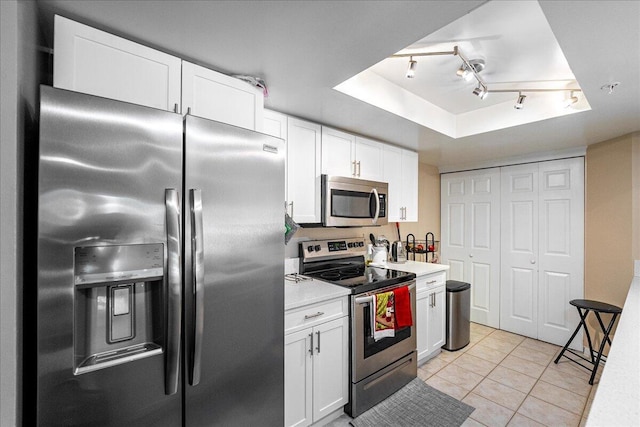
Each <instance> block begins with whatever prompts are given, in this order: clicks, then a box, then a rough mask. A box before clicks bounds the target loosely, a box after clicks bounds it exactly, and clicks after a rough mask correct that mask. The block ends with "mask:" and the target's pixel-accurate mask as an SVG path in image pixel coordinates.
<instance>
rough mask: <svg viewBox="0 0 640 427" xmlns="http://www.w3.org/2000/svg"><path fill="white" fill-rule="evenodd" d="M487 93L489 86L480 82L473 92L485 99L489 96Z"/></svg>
mask: <svg viewBox="0 0 640 427" xmlns="http://www.w3.org/2000/svg"><path fill="white" fill-rule="evenodd" d="M487 93H489V92H488V91H487V88H486V87H485V86H484V85H482V84H479V85H478V86H477V87H476V88H475V89H474V90H473V94H474V95H476V96H478V97H479V98H480V99H485V98H486V97H487Z"/></svg>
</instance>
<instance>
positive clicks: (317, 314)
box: [304, 311, 324, 320]
mask: <svg viewBox="0 0 640 427" xmlns="http://www.w3.org/2000/svg"><path fill="white" fill-rule="evenodd" d="M323 314H324V311H319V312H317V313H316V314H305V316H304V320H309V319H313V318H314V317H320V316H322V315H323Z"/></svg>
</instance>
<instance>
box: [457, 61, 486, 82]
mask: <svg viewBox="0 0 640 427" xmlns="http://www.w3.org/2000/svg"><path fill="white" fill-rule="evenodd" d="M482 70H484V60H483V59H472V60H470V61H469V66H467V64H466V63H464V62H463V63H462V65H461V66H460V68H458V71H456V75H457V76H458V77H460V78H462V79H464V80H465V81H467V82H468V81H471V80H472V79H473V72H474V71H475V72H476V74H478V73H480V72H481V71H482Z"/></svg>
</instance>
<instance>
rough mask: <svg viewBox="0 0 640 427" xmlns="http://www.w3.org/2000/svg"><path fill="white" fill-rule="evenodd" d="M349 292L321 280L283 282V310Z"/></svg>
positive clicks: (349, 292)
mask: <svg viewBox="0 0 640 427" xmlns="http://www.w3.org/2000/svg"><path fill="white" fill-rule="evenodd" d="M350 294H351V290H350V289H348V288H343V287H342V286H336V285H332V284H330V283H327V282H323V281H322V280H315V279H312V280H305V281H302V282H298V283H296V282H293V281H289V280H285V281H284V309H285V310H291V309H292V308H297V307H302V306H305V305H309V304H313V303H316V302H320V301H326V300H329V299H333V298H339V297H342V296H345V295H350Z"/></svg>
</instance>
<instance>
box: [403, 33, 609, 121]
mask: <svg viewBox="0 0 640 427" xmlns="http://www.w3.org/2000/svg"><path fill="white" fill-rule="evenodd" d="M436 55H453V56H457V57H458V58H460V60H461V61H462V65H461V66H460V68H458V70H457V71H456V74H457V75H458V76H459V77H461V78H463V79H464V80H466V81H469V80H472V79H473V78H475V79H476V81H477V82H478V84H477V85H476V88H475V89H473V94H474V95H476V96H477V97H479V98H480V99H485V98H486V97H487V95H488V94H489V93H492V92H503V93H504V92H510V93H517V94H518V99H517V101H516V103H515V105H514V106H513V108H515V109H516V110H522V109H523V108H524V101H525V99H526V98H527V96H526V95H523V94H522V92H570V96H569V98H568V99H566V100H565V106H566V107H569V106H571V105H573V104H575V103H576V102H578V97H577V96H575V94H574V92H582V89H571V88H564V89H561V88H545V89H538V88H532V89H524V88H513V89H495V90H490V89H489V87H488V84H487V83H486V82H485V81H484V80H483V79H482V77H480V76H479V73H480V72H481V71H482V70H484V67H485V62H484V60H483V59H471V60H469V59H467V58H466V57H465V56H464V55H463V54H462V52H460V49H459V48H458V46H454V47H453V50H450V51H440V52H414V53H398V54H395V55H391V58H407V57H408V58H409V68H408V69H407V74H406V76H407V78H409V79H411V78H413V77H414V76H415V74H416V67H417V66H418V63H417V62H416V61H415V60H414V59H413V57H414V56H416V57H417V56H436ZM505 83H506V82H501V84H502V85H504V84H505ZM619 84H620V83H618V82H615V83H612V84H609V85H604V86H602V89H603V90H607V89H608V90H609V93H612V92H613V89H614V88H615V87H616V86H618V85H619Z"/></svg>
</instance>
